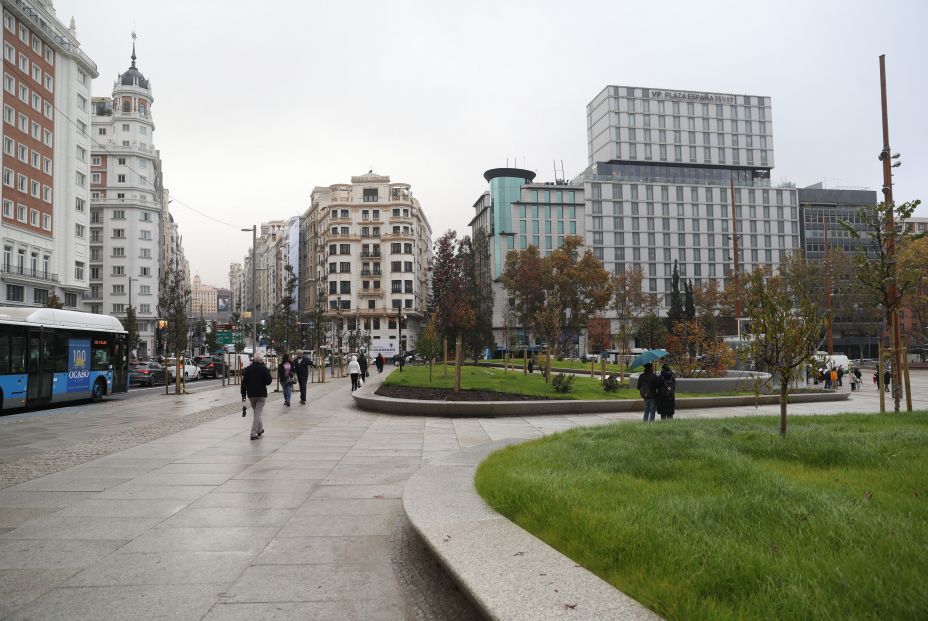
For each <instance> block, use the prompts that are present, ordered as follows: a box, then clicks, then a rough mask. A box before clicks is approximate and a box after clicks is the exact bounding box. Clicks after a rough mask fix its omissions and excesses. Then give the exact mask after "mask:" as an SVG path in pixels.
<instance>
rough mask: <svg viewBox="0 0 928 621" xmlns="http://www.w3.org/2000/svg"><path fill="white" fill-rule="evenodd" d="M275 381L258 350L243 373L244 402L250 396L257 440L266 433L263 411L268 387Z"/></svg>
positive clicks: (253, 435) (254, 438) (252, 437)
mask: <svg viewBox="0 0 928 621" xmlns="http://www.w3.org/2000/svg"><path fill="white" fill-rule="evenodd" d="M273 381H274V380H273V379H271V372H270V371H268V369H267V367H266V366H264V356H263V355H261V352H256V353H255V355H254V358H252V360H251V364H249V365H248V366H247V367H245V372H244V373H242V403H244V402H245V397H248V399H249V400H250V401H251V409H252V411H254V415H255V419H254V421H253V422H252V423H251V439H252V440H257V439H258V438H260V437H261V436H262V435H264V423H262V422H261V412H262V411H263V410H264V401H265V400H266V399H267V387H268V386H270V385H271V382H273Z"/></svg>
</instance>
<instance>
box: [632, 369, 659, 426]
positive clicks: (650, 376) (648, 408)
mask: <svg viewBox="0 0 928 621" xmlns="http://www.w3.org/2000/svg"><path fill="white" fill-rule="evenodd" d="M656 381H657V375H656V374H655V373H654V365H653V364H651V363H650V362H647V363H645V365H644V372H643V373H642V374H641V375H639V376H638V384H637V388H638V394H639V395H641V398H642V399H644V422H646V423H647V422H653V421H654V408H655V406H656V404H655V402H654V388H655V383H656Z"/></svg>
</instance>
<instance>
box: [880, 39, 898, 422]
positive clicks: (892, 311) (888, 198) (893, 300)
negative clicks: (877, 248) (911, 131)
mask: <svg viewBox="0 0 928 621" xmlns="http://www.w3.org/2000/svg"><path fill="white" fill-rule="evenodd" d="M880 104H881V106H882V109H883V151H882V153H881V157H880V159H881V160H882V161H883V194H884V196H885V202H886V206H887V209H886V255H887V261H888V263H889V283H888V286H887V294H888V296H887V297H888V298H889V300H888V302H889V308H887V309H886V314H887V318H888V319H889V322H890V329H891V330H892V332H891V334H892V361H893V362H892V378H893V379H892V383H891V384H890V389H891V390H892V395H893V409H894V411H895V412H896V413H898V412H899V401H900V399H901V392H900V390H899V382H900V380H901V379H902V360H901V357H900V354H901V353H902V338H901V336H900V334H899V313H898V309H897V307H898V304H899V300H898V292H897V290H896V231H895V222H893V216H894V214H893V209H894V207H895V203H893V173H892V151H891V150H890V148H889V111H888V107H887V105H886V55H885V54H880Z"/></svg>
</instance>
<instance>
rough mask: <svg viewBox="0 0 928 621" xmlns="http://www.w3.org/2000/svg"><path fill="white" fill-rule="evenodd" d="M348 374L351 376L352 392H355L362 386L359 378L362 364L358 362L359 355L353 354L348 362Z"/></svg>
mask: <svg viewBox="0 0 928 621" xmlns="http://www.w3.org/2000/svg"><path fill="white" fill-rule="evenodd" d="M348 375H350V376H351V392H354V391H356V390H357V389H358V388H360V385H359V384H358V380H359V379H360V378H361V365H360V364H358V357H357V356H352V357H351V362H349V363H348Z"/></svg>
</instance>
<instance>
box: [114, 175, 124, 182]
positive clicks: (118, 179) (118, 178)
mask: <svg viewBox="0 0 928 621" xmlns="http://www.w3.org/2000/svg"><path fill="white" fill-rule="evenodd" d="M116 182H117V183H125V182H126V176H125V175H116Z"/></svg>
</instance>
